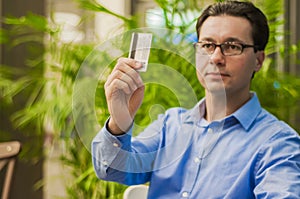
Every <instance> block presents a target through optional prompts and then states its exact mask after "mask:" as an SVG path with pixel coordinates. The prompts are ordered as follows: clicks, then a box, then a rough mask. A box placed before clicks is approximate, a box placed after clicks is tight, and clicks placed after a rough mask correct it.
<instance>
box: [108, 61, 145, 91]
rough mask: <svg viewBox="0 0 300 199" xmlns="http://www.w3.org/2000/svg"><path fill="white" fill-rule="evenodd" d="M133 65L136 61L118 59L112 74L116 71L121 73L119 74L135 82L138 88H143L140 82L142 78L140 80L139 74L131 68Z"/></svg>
mask: <svg viewBox="0 0 300 199" xmlns="http://www.w3.org/2000/svg"><path fill="white" fill-rule="evenodd" d="M135 63H136V61H135V60H133V59H129V58H119V60H118V62H117V64H116V66H115V68H114V69H113V71H112V73H114V72H116V71H121V72H123V73H125V74H127V75H128V76H129V77H131V78H132V79H133V80H134V81H135V83H136V84H137V85H138V87H140V86H143V81H142V78H141V76H140V74H139V72H137V71H136V70H135V68H133V66H132V65H134V64H135ZM139 64H140V63H139Z"/></svg>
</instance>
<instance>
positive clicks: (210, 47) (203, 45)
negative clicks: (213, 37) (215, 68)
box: [201, 43, 215, 49]
mask: <svg viewBox="0 0 300 199" xmlns="http://www.w3.org/2000/svg"><path fill="white" fill-rule="evenodd" d="M201 48H204V49H214V48H215V45H214V44H213V43H202V44H201Z"/></svg>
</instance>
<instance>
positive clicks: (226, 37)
mask: <svg viewBox="0 0 300 199" xmlns="http://www.w3.org/2000/svg"><path fill="white" fill-rule="evenodd" d="M200 41H201V42H202V41H205V42H212V43H215V44H221V43H226V42H236V43H242V44H248V45H253V39H252V27H251V24H250V22H249V21H248V20H247V19H244V18H242V17H233V16H226V15H225V16H224V15H223V16H216V17H208V18H207V19H206V20H205V21H204V23H203V25H202V27H201V29H200V32H199V42H200ZM263 60H264V53H263V52H262V51H259V52H256V53H255V52H254V49H253V48H251V47H250V48H244V49H243V52H242V53H241V54H240V55H233V56H225V55H223V54H222V52H221V48H220V47H216V49H215V51H214V52H213V54H211V55H199V54H196V65H197V76H198V79H199V81H200V83H201V84H202V86H203V87H204V88H205V89H206V91H208V92H210V93H214V92H224V91H226V94H227V95H228V94H246V93H247V94H248V93H249V89H250V82H251V77H252V74H253V72H254V71H258V70H259V69H260V68H261V65H262V62H263Z"/></svg>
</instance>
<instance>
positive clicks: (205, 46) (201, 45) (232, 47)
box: [194, 41, 257, 56]
mask: <svg viewBox="0 0 300 199" xmlns="http://www.w3.org/2000/svg"><path fill="white" fill-rule="evenodd" d="M217 47H220V48H221V52H222V54H223V55H224V56H233V55H240V54H242V53H243V50H244V48H254V50H255V51H256V50H257V49H256V48H257V46H255V45H248V44H242V43H235V42H226V43H222V44H215V43H213V42H206V41H200V42H196V43H194V48H195V50H196V53H199V54H202V55H212V54H213V53H214V52H215V50H216V48H217Z"/></svg>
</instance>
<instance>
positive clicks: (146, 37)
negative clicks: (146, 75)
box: [129, 32, 152, 72]
mask: <svg viewBox="0 0 300 199" xmlns="http://www.w3.org/2000/svg"><path fill="white" fill-rule="evenodd" d="M151 41H152V34H151V33H136V32H134V33H132V36H131V43H130V49H129V58H132V59H134V60H136V61H139V62H141V63H142V64H143V67H142V68H140V69H138V71H139V72H146V71H147V66H148V60H149V55H150V48H151Z"/></svg>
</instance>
